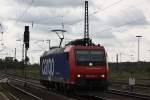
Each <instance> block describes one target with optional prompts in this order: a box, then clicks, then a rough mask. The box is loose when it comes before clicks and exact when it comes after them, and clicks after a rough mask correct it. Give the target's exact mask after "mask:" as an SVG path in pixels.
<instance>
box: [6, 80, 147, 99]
mask: <svg viewBox="0 0 150 100" xmlns="http://www.w3.org/2000/svg"><path fill="white" fill-rule="evenodd" d="M8 78H9V79H10V80H11V81H12V80H13V81H15V83H18V84H23V83H24V82H25V81H24V79H21V78H18V79H17V78H15V79H14V78H13V77H8ZM27 84H28V86H29V87H30V86H32V87H34V88H38V89H40V90H41V91H46V92H48V93H49V92H50V91H48V90H46V88H45V87H43V86H41V85H40V84H39V83H37V82H34V81H29V80H28V81H27ZM52 92H54V93H56V94H62V95H64V94H63V93H60V92H59V91H55V90H54V91H52ZM104 95H105V96H103V93H101V95H99V94H96V95H95V94H94V95H93V94H86V95H71V96H69V97H70V98H74V99H76V100H111V98H113V95H117V96H118V97H116V98H133V99H131V100H150V96H149V95H144V94H139V93H133V92H127V91H121V90H115V89H109V90H108V91H106V92H105V93H104ZM108 95H111V96H110V97H108ZM64 96H68V95H64ZM116 98H115V99H113V100H120V99H116ZM43 100H47V99H43ZM126 100H128V99H126Z"/></svg>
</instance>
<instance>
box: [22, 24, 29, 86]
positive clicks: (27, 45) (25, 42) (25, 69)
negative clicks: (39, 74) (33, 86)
mask: <svg viewBox="0 0 150 100" xmlns="http://www.w3.org/2000/svg"><path fill="white" fill-rule="evenodd" d="M29 33H30V32H29V26H25V31H24V41H23V42H24V43H23V45H24V47H25V60H23V65H24V78H25V84H24V86H26V85H27V82H26V79H27V64H28V61H29V58H28V56H27V51H28V48H29V40H30V39H29V38H30V35H29ZM24 47H23V49H24ZM23 55H24V53H23Z"/></svg>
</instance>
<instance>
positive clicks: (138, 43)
mask: <svg viewBox="0 0 150 100" xmlns="http://www.w3.org/2000/svg"><path fill="white" fill-rule="evenodd" d="M136 37H137V38H138V62H139V61H140V37H142V36H136Z"/></svg>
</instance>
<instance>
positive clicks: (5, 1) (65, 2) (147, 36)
mask: <svg viewBox="0 0 150 100" xmlns="http://www.w3.org/2000/svg"><path fill="white" fill-rule="evenodd" d="M149 9H150V0H89V24H90V25H89V27H90V37H91V38H92V39H93V42H94V43H96V44H98V43H99V44H101V45H103V46H105V48H106V50H107V52H108V58H109V61H116V54H117V53H118V54H119V60H120V61H137V49H138V48H137V45H138V42H137V37H136V35H141V36H142V38H140V59H141V60H142V61H150V51H149V50H150V46H149V44H150V25H149V24H150V19H149V18H150V10H149ZM83 19H84V0H0V32H3V36H2V34H0V40H1V41H0V42H1V45H0V58H4V57H6V56H14V49H15V48H16V50H17V59H19V60H21V50H22V39H23V33H24V26H26V25H28V26H30V40H31V42H30V48H29V57H30V60H31V62H32V63H33V62H39V56H40V55H41V54H42V53H43V52H44V51H45V50H48V43H47V42H46V41H44V42H43V40H48V39H50V40H51V46H56V45H58V44H59V39H58V37H57V35H56V34H55V33H52V32H51V30H52V29H62V22H63V24H64V29H65V30H66V31H67V32H66V33H65V41H64V42H63V45H64V44H65V43H67V42H68V41H70V40H73V39H77V38H82V37H83V32H84V30H83V29H84V20H83ZM17 40H21V41H17ZM2 44H3V45H2Z"/></svg>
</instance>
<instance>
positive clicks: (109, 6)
mask: <svg viewBox="0 0 150 100" xmlns="http://www.w3.org/2000/svg"><path fill="white" fill-rule="evenodd" d="M121 1H123V0H119V1H116V2H114V3H112V4H110V5H108V6H106V7H104V8H103V9H102V8H100V9H98V10H97V11H94V12H93V13H91V14H89V17H90V16H93V15H95V14H97V13H99V12H100V11H104V10H106V9H108V8H111V7H113V6H115V5H117V4H119V3H121ZM83 20H84V19H79V20H78V21H76V22H75V23H72V24H69V25H75V24H78V23H79V22H81V21H83Z"/></svg>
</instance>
